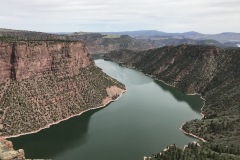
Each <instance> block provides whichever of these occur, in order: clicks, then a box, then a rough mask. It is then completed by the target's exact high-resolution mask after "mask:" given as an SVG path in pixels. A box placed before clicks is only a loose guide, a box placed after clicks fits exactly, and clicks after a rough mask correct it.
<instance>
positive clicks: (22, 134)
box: [2, 89, 127, 139]
mask: <svg viewBox="0 0 240 160" xmlns="http://www.w3.org/2000/svg"><path fill="white" fill-rule="evenodd" d="M126 91H127V89H123V91H122V92H121V94H120V95H119V96H118V97H117V98H116V99H114V100H113V99H112V100H109V101H108V102H107V103H106V104H104V105H101V106H98V107H93V108H89V109H87V110H84V111H82V112H80V113H78V114H74V115H71V116H69V117H67V118H65V119H62V120H59V121H57V122H53V123H49V124H48V125H47V126H45V127H42V128H40V129H38V130H35V131H32V132H26V133H21V134H17V135H12V136H2V137H3V138H5V139H9V138H17V137H20V136H24V135H28V134H34V133H37V132H40V131H41V130H43V129H47V128H50V127H51V126H52V125H55V124H58V123H60V122H63V121H66V120H68V119H70V118H73V117H76V116H80V115H81V114H83V113H85V112H87V111H90V110H95V109H99V108H104V107H105V106H106V105H108V104H110V103H111V102H114V101H116V100H118V99H119V98H121V97H122V95H123V93H125V92H126Z"/></svg>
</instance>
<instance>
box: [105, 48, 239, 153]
mask: <svg viewBox="0 0 240 160" xmlns="http://www.w3.org/2000/svg"><path fill="white" fill-rule="evenodd" d="M104 57H105V58H106V59H109V60H112V61H115V62H118V63H121V64H123V65H125V66H127V67H132V68H135V69H137V70H140V71H141V72H143V73H145V74H147V75H150V76H152V77H154V78H156V79H159V80H163V81H165V82H167V83H168V84H171V85H174V86H176V87H178V88H179V89H180V90H182V91H183V92H184V93H187V94H194V93H199V94H201V95H202V97H203V98H204V99H205V105H204V107H203V108H202V114H203V115H204V118H203V119H202V120H192V121H190V122H187V123H185V124H184V125H183V126H182V129H183V130H184V131H185V132H186V133H189V134H190V135H195V136H196V137H200V138H203V139H205V140H206V141H208V143H207V144H205V143H204V144H203V145H204V146H205V147H208V148H210V149H209V150H213V151H214V152H218V153H221V152H224V153H231V154H235V155H239V154H240V145H239V144H240V141H239V140H240V118H239V117H240V99H239V97H240V92H239V91H240V83H239V82H240V74H239V73H240V68H239V65H240V49H220V48H217V47H213V46H194V45H180V46H176V47H173V46H167V47H162V48H159V49H154V50H148V51H144V52H138V53H137V52H133V51H126V50H123V51H115V52H112V53H110V54H107V55H105V56H104ZM226 146H228V147H227V148H228V149H227V150H226ZM230 146H231V147H230ZM216 148H217V149H216ZM230 148H231V149H230ZM230 150H231V151H230Z"/></svg>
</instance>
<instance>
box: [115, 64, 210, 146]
mask: <svg viewBox="0 0 240 160" xmlns="http://www.w3.org/2000/svg"><path fill="white" fill-rule="evenodd" d="M112 62H114V63H117V62H115V61H112ZM117 64H119V63H117ZM122 66H123V67H126V68H129V69H134V70H136V71H138V72H140V73H142V74H143V75H145V76H148V77H151V78H152V79H154V80H157V81H160V82H162V83H164V84H165V85H167V86H171V87H174V88H177V89H179V90H180V91H181V89H180V88H178V87H176V86H174V85H172V84H169V83H166V82H165V81H163V80H160V79H157V78H155V77H153V76H152V75H149V74H145V73H143V72H142V71H141V70H138V69H137V68H135V67H127V66H125V65H122ZM181 92H182V91H181ZM183 93H184V92H183ZM184 94H185V95H199V96H200V98H201V99H202V100H203V106H202V107H201V112H200V113H199V114H200V115H201V116H202V118H201V119H203V118H204V116H205V115H204V114H203V112H202V111H203V108H204V106H205V101H206V100H205V99H204V98H203V97H202V95H201V94H200V93H184ZM201 119H200V120H201ZM184 124H186V122H185V123H184ZM184 124H183V125H184ZM183 125H182V126H183ZM182 126H181V127H180V128H179V129H180V130H181V131H182V132H183V133H184V134H185V135H188V136H190V137H193V138H196V139H198V140H201V141H203V142H207V141H206V140H205V139H203V138H201V137H198V136H197V135H194V134H193V133H190V132H187V131H184V129H183V128H182Z"/></svg>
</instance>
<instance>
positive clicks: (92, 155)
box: [10, 60, 203, 160]
mask: <svg viewBox="0 0 240 160" xmlns="http://www.w3.org/2000/svg"><path fill="white" fill-rule="evenodd" d="M95 63H96V65H97V66H99V67H100V68H102V69H103V71H104V72H105V73H107V74H108V75H110V76H112V77H114V78H116V79H117V80H118V81H120V82H122V83H124V84H125V85H126V88H127V92H126V93H125V94H123V96H122V97H121V98H120V99H119V100H118V101H116V102H113V103H111V104H109V105H108V106H107V107H105V108H103V109H97V110H92V111H88V112H86V113H84V114H82V115H81V116H77V117H74V118H71V119H69V120H67V121H64V122H61V123H59V124H57V125H53V126H51V127H50V128H48V129H44V130H42V131H40V132H38V133H35V134H31V135H25V136H21V137H17V138H12V139H10V140H11V141H12V142H13V144H14V147H15V148H16V149H18V148H23V149H24V150H25V154H26V157H27V158H53V159H57V160H123V159H125V160H142V159H143V156H149V155H152V154H153V153H157V152H159V151H160V150H162V149H164V148H165V147H166V146H167V145H170V144H173V143H175V144H176V145H177V146H179V147H183V145H185V144H186V143H188V142H190V141H193V140H194V139H193V138H190V137H188V136H186V135H184V134H183V133H182V132H181V131H180V130H179V127H180V126H181V125H182V124H183V123H185V122H186V121H189V120H192V119H196V118H200V114H199V112H200V108H201V106H202V104H203V102H202V100H201V99H200V97H199V96H187V95H184V94H183V93H182V92H180V91H179V90H177V89H176V88H174V87H171V86H168V85H165V84H163V83H162V82H159V81H155V80H153V79H152V78H149V77H147V76H145V75H143V74H142V73H140V72H137V71H135V70H132V69H128V68H125V67H121V66H119V65H118V64H116V63H113V62H109V61H104V60H96V61H95Z"/></svg>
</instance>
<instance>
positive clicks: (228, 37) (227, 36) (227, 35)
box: [101, 30, 240, 43]
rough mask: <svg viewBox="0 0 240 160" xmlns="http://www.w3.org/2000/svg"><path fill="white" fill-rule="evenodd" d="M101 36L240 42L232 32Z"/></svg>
mask: <svg viewBox="0 0 240 160" xmlns="http://www.w3.org/2000/svg"><path fill="white" fill-rule="evenodd" d="M101 33H102V34H117V35H125V34H127V35H129V36H131V37H135V38H138V37H144V38H150V39H151V38H152V37H157V36H158V37H171V38H190V39H196V40H206V39H212V40H216V41H219V42H221V43H225V42H231V41H235V42H240V33H234V32H224V33H219V34H202V33H198V32H194V31H190V32H184V33H167V32H161V31H156V30H141V31H125V32H101Z"/></svg>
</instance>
